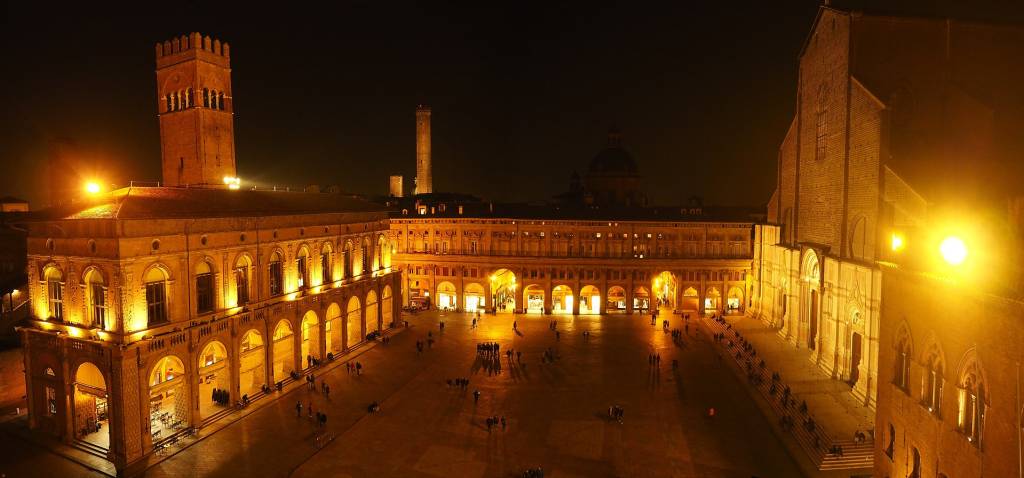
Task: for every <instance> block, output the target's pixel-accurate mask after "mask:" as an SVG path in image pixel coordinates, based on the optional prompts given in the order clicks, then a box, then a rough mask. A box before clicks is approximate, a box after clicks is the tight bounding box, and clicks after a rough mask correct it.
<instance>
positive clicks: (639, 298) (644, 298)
mask: <svg viewBox="0 0 1024 478" xmlns="http://www.w3.org/2000/svg"><path fill="white" fill-rule="evenodd" d="M650 308H651V293H650V292H648V291H647V288H646V287H644V286H640V287H637V288H636V290H635V291H633V310H635V311H640V313H643V312H644V311H645V310H650Z"/></svg>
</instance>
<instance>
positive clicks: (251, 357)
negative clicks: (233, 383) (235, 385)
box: [238, 329, 267, 395]
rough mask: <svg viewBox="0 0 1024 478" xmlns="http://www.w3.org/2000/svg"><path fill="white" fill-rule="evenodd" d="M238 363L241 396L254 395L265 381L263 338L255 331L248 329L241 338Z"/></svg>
mask: <svg viewBox="0 0 1024 478" xmlns="http://www.w3.org/2000/svg"><path fill="white" fill-rule="evenodd" d="M238 362H239V363H238V365H239V367H238V382H239V385H240V389H241V392H242V395H255V394H256V392H258V391H260V389H262V388H263V385H264V384H265V383H266V380H267V368H266V349H265V348H264V345H263V336H262V335H260V333H259V331H257V330H256V329H249V331H248V332H246V333H245V335H243V336H242V342H241V343H240V346H239V354H238Z"/></svg>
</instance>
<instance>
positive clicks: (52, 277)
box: [45, 267, 64, 321]
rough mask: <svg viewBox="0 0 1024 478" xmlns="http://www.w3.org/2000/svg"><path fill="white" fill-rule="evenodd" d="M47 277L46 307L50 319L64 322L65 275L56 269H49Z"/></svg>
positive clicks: (46, 273)
mask: <svg viewBox="0 0 1024 478" xmlns="http://www.w3.org/2000/svg"><path fill="white" fill-rule="evenodd" d="M45 277H46V305H47V306H48V308H47V310H48V311H49V313H50V318H51V319H53V320H57V321H63V320H64V275H63V274H62V273H61V272H60V269H58V268H56V267H48V268H47V269H46V272H45Z"/></svg>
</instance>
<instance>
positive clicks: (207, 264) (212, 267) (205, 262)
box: [192, 255, 217, 275]
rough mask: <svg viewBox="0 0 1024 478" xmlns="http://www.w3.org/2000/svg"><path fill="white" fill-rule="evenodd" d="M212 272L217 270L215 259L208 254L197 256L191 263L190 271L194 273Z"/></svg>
mask: <svg viewBox="0 0 1024 478" xmlns="http://www.w3.org/2000/svg"><path fill="white" fill-rule="evenodd" d="M214 272H217V261H216V260H214V258H212V257H210V256H205V255H204V256H199V257H197V258H196V259H195V262H193V263H192V273H193V274H195V275H199V274H212V273H214Z"/></svg>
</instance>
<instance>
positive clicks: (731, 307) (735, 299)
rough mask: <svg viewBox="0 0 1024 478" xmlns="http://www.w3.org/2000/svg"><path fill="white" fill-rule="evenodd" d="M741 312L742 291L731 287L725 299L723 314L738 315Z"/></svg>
mask: <svg viewBox="0 0 1024 478" xmlns="http://www.w3.org/2000/svg"><path fill="white" fill-rule="evenodd" d="M742 311H743V289H740V288H739V287H731V288H730V289H729V294H728V295H727V296H726V298H725V312H726V313H727V314H738V313H740V312H742Z"/></svg>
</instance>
